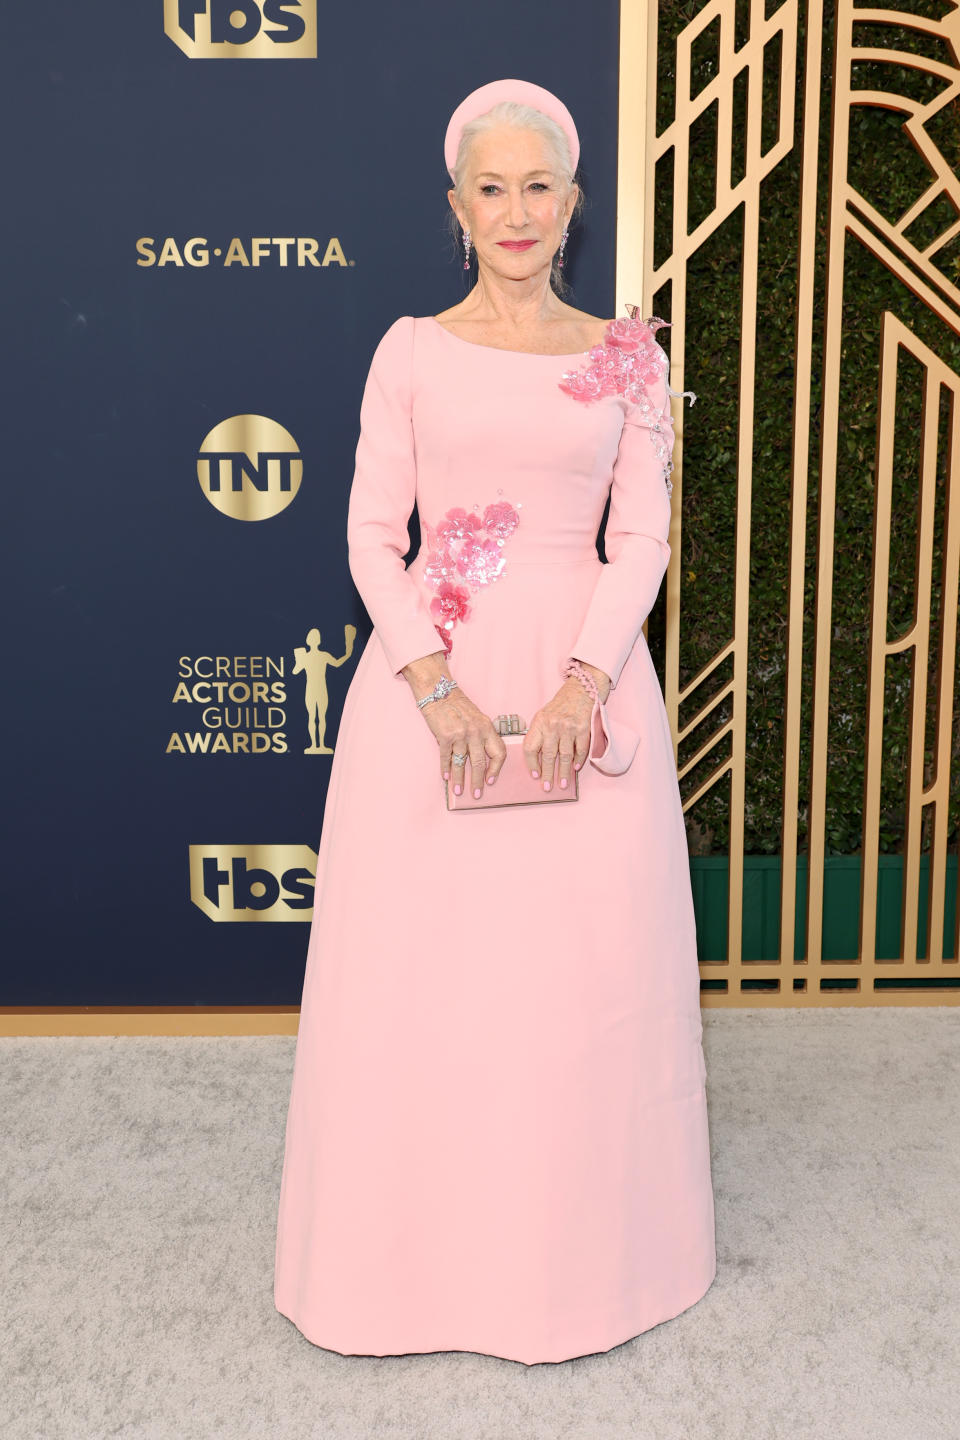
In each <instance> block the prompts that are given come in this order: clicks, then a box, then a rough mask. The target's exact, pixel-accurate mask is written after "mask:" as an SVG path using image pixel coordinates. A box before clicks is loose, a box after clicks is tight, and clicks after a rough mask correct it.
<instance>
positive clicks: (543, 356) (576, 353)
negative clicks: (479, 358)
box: [426, 315, 610, 360]
mask: <svg viewBox="0 0 960 1440" xmlns="http://www.w3.org/2000/svg"><path fill="white" fill-rule="evenodd" d="M426 318H427V319H428V320H432V321H433V323H434V325H436V327H437V329H438V330H442V331H443V333H444V335H449V337H450V339H451V340H456V341H458V343H459V344H461V345H469V346H470V348H471V349H472V350H492V351H493V353H494V354H495V355H523V356H525V357H527V358H528V359H531V360H579V359H580V358H581V356H583V355H589V353H590V351H591V350H592V349H593V346H592V345H588V346H587V348H586V349H585V350H567V351H565V352H563V353H560V354H548V353H547V352H546V351H545V350H507V349H505V348H504V347H503V346H500V345H480V344H478V343H477V341H476V340H464V338H463V336H462V335H454V333H453V331H452V330H448V329H447V327H446V325H442V324H441V323H440V321H439V320H438V319H437V317H436V315H428V316H427V317H426ZM609 323H610V322H609V321H607V324H608V325H609ZM599 343H602V342H599V341H598V344H599Z"/></svg>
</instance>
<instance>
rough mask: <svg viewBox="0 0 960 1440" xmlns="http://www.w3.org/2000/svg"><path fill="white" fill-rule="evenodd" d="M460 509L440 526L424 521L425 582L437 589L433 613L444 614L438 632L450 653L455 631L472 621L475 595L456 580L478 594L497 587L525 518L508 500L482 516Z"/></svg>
mask: <svg viewBox="0 0 960 1440" xmlns="http://www.w3.org/2000/svg"><path fill="white" fill-rule="evenodd" d="M477 509H478V507H477V506H474V508H473V510H465V509H463V508H462V507H461V506H458V505H454V506H451V508H450V509H449V510H448V511H447V512H446V514H445V515H444V517H443V519H442V520H441V521H440V523H439V524H438V525H436V526H432V525H429V524H427V523H426V522H424V524H423V526H422V529H423V534H424V539H425V541H426V544H427V546H428V550H427V558H426V561H425V563H424V569H423V578H424V581H425V583H426V584H427V585H430V586H431V587H432V588H433V589H434V590H436V592H437V593H436V595H435V596H434V597H433V599H432V600H431V601H430V613H431V614H432V615H435V616H439V617H440V619H439V623H437V622H435V625H434V628H435V629H436V631H437V633H438V634H439V635H440V636H441V638H442V640H443V646H444V649H445V650H446V652H447V654H449V653H450V651H451V650H452V648H453V640H452V637H451V632H452V630H453V628H454V626H455V625H456V624H457V623H458V622H459V621H461V620H467V619H469V617H470V604H469V592H468V591H467V590H466V589H464V587H463V586H462V585H458V584H456V583H455V582H456V581H457V580H458V579H463V580H466V582H467V583H468V584H469V585H470V586H471V588H472V589H473V590H478V589H479V588H480V586H481V585H491V584H493V582H494V581H495V580H498V579H499V578H500V576H501V575H502V574H503V571H504V566H505V564H506V561H505V559H504V556H503V553H502V552H503V546H504V543H505V541H506V540H508V539H509V537H510V536H511V535H512V534H513V532H514V530H516V528H517V526H518V525H519V523H520V516H519V514H518V512H517V510H516V509H515V508H514V506H513V505H511V504H509V502H508V501H506V500H495V501H493V502H492V503H491V504H489V505H488V506H487V507H486V509H485V510H484V512H483V514H482V515H479V514H478V513H477Z"/></svg>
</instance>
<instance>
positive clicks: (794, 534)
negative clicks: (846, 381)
mask: <svg viewBox="0 0 960 1440" xmlns="http://www.w3.org/2000/svg"><path fill="white" fill-rule="evenodd" d="M822 64H823V0H811V3H810V5H809V8H808V10H807V51H806V75H805V79H804V98H803V160H802V170H801V177H800V247H799V255H798V260H797V264H798V269H799V273H798V275H797V338H796V357H797V364H796V380H795V382H794V396H793V466H792V473H791V484H790V573H789V579H788V589H789V598H788V602H787V639H786V666H785V668H786V682H785V693H784V764H783V825H782V832H781V833H782V836H783V839H782V842H781V853H782V856H783V863H782V869H781V883H780V958H781V960H782V961H783V963H784V965H786V966H790V965H791V964H792V961H793V955H794V952H795V949H796V933H797V915H796V908H797V854H798V849H799V845H798V836H797V831H798V828H799V821H800V748H801V738H802V737H801V730H800V722H801V715H802V704H803V627H804V583H805V574H806V563H807V506H808V504H809V486H808V483H807V476H808V473H809V468H810V422H811V414H810V392H811V389H812V371H813V365H812V360H813V315H814V306H815V302H816V281H815V277H816V252H817V159H818V155H819V150H820V85H821V80H822V76H821V67H822Z"/></svg>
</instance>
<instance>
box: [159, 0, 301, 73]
mask: <svg viewBox="0 0 960 1440" xmlns="http://www.w3.org/2000/svg"><path fill="white" fill-rule="evenodd" d="M163 28H164V32H165V33H166V34H167V35H168V36H169V37H170V39H171V40H172V41H173V43H174V45H176V47H177V49H178V50H182V51H183V53H184V55H186V56H187V58H188V59H190V60H219V59H234V60H235V59H242V60H316V58H317V0H163Z"/></svg>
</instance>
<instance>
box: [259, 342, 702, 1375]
mask: <svg viewBox="0 0 960 1440" xmlns="http://www.w3.org/2000/svg"><path fill="white" fill-rule="evenodd" d="M618 334H619V338H620V341H621V345H617V344H615V343H613V341H614V339H615V338H616V337H617V336H618ZM638 334H639V335H640V337H641V339H644V337H646V339H645V343H643V344H640V346H639V349H637V348H636V341H637V335H638ZM607 335H608V337H610V338H609V339H607V340H606V341H605V342H604V344H603V346H600V347H595V349H594V350H592V351H589V352H581V353H579V354H576V355H566V356H564V355H560V356H558V355H542V354H524V353H518V352H514V351H507V350H499V349H495V348H493V347H491V346H483V345H477V344H474V343H473V342H470V341H466V340H463V339H461V338H459V337H457V336H454V335H453V334H452V333H451V332H449V331H448V330H446V329H445V328H444V327H443V325H441V324H440V323H439V321H437V320H435V319H434V318H433V317H432V316H423V317H418V318H414V317H412V316H403V317H402V318H400V319H398V320H396V321H395V322H394V323H393V324H392V325H391V326H390V328H389V330H387V332H386V334H385V335H384V336H383V338H382V340H381V341H380V343H379V345H378V347H377V350H376V353H375V355H374V357H373V361H372V364H371V367H370V372H369V376H368V379H367V384H366V388H365V391H364V396H363V403H362V408H361V432H360V438H359V442H358V446H357V452H356V471H355V475H354V480H353V486H352V490H351V496H350V506H349V517H348V542H349V561H350V569H351V574H352V576H353V578H354V582H355V584H356V586H357V588H358V590H359V592H360V595H361V597H362V599H363V601H364V604H365V605H366V608H367V610H368V612H369V614H370V617H371V619H372V621H373V624H374V627H375V628H374V632H373V634H372V635H371V637H370V640H369V641H368V643H367V645H366V647H365V649H364V651H363V653H362V655H361V657H360V659H359V661H358V663H357V666H356V670H355V672H354V675H353V679H352V681H351V683H350V686H349V690H348V693H347V696H346V701H345V704H344V709H343V717H342V721H341V725H340V730H339V738H338V741H337V745H336V750H335V754H334V758H333V762H332V772H331V777H330V786H329V792H328V796H327V801H326V809H325V814H324V820H323V830H322V837H321V842H320V847H319V855H318V863H317V877H316V892H315V905H314V916H313V921H312V925H311V930H310V938H309V947H308V954H307V963H306V974H305V979H304V986H303V997H302V1008H301V1015H300V1025H299V1033H298V1038H297V1047H296V1056H295V1063H294V1071H293V1083H292V1091H291V1095H290V1103H289V1111H288V1115H287V1124H286V1139H285V1154H284V1163H283V1172H282V1179H281V1185H280V1197H279V1218H278V1228H277V1243H276V1272H275V1296H274V1298H275V1304H276V1308H277V1309H278V1310H279V1311H280V1312H281V1313H282V1314H283V1315H285V1316H286V1317H288V1318H289V1319H290V1320H291V1321H293V1323H294V1324H295V1325H296V1326H297V1327H298V1328H299V1330H300V1331H301V1332H302V1333H303V1334H304V1335H305V1336H306V1337H307V1339H308V1340H310V1341H312V1342H313V1343H314V1344H316V1345H319V1346H323V1347H325V1348H327V1349H329V1350H335V1351H338V1352H340V1353H342V1354H349V1355H355V1354H360V1355H387V1354H389V1355H399V1354H410V1353H424V1352H428V1351H443V1350H467V1351H476V1352H479V1353H482V1354H486V1355H493V1356H500V1357H503V1358H505V1359H510V1360H517V1361H521V1362H523V1363H525V1364H528V1365H529V1364H534V1363H537V1362H540V1361H559V1360H565V1359H569V1358H571V1357H574V1356H579V1355H585V1354H592V1353H595V1352H598V1351H604V1350H608V1349H610V1348H612V1347H613V1346H615V1345H618V1344H620V1343H621V1342H623V1341H625V1340H628V1339H630V1338H631V1337H632V1336H636V1335H638V1334H640V1333H641V1332H642V1331H644V1330H647V1329H649V1328H650V1327H651V1326H653V1325H657V1324H658V1323H660V1322H661V1321H664V1320H668V1319H670V1318H671V1317H673V1316H676V1315H679V1314H680V1312H681V1311H683V1310H686V1309H687V1308H688V1307H689V1306H691V1305H693V1304H695V1302H696V1301H698V1300H699V1299H700V1298H701V1297H702V1296H703V1295H704V1293H705V1292H706V1291H707V1289H708V1288H709V1286H710V1284H711V1282H712V1280H713V1278H714V1274H715V1271H716V1252H715V1237H714V1202H713V1189H712V1182H711V1170H710V1153H709V1139H708V1123H707V1102H706V1089H705V1085H706V1071H705V1065H704V1057H703V1048H702V1034H703V1027H702V1023H701V1014H700V999H699V970H698V964H697V949H696V933H695V926H694V911H693V900H692V894H691V886H690V872H689V862H688V852H687V844H686V834H685V829H684V823H683V816H682V809H681V799H680V792H679V786H678V782H677V774H676V767H675V761H674V754H673V747H672V741H671V734H670V728H669V722H668V719H667V714H666V709H665V706H664V703H663V695H662V692H661V690H660V685H659V681H658V678H657V674H656V671H655V669H654V667H653V663H652V661H651V658H650V653H649V650H648V649H647V644H646V640H645V637H644V635H643V632H642V629H641V626H642V625H643V622H644V620H645V618H646V616H647V614H648V613H649V611H650V608H651V606H652V605H653V603H654V601H655V599H656V597H657V594H658V591H659V589H660V585H661V583H662V580H663V576H664V574H665V571H666V566H667V561H668V559H669V555H670V546H669V542H668V538H667V537H668V533H669V526H670V514H671V500H670V495H669V493H668V492H669V489H670V480H669V472H670V468H671V461H670V458H669V457H670V452H671V450H672V444H673V430H672V423H671V414H670V409H669V405H670V400H669V396H670V395H671V394H676V393H677V392H675V391H673V390H672V388H671V387H669V383H668V379H667V373H668V369H667V365H668V362H667V357H666V355H665V353H664V352H663V350H662V349H661V348H660V347H659V346H658V345H657V344H656V342H655V341H653V339H652V331H645V330H644V329H643V327H642V325H641V322H639V321H636V320H620V321H617V322H611V324H610V325H608V327H607ZM624 337H625V338H624ZM631 337H632V338H631ZM622 345H625V346H626V350H624V349H623V348H621V346H622ZM631 345H633V346H634V349H635V357H636V358H638V359H641V360H642V359H643V357H644V356H646V358H647V360H649V359H650V357H651V356H653V357H654V360H655V361H656V362H657V363H655V364H654V365H653V366H650V365H649V364H648V366H647V375H646V376H645V377H644V378H643V379H642V381H641V382H639V385H638V381H637V372H636V371H635V370H634V371H632V372H630V373H629V374H627V376H626V379H627V380H629V381H630V385H629V386H628V385H627V384H626V382H624V383H620V388H619V389H618V388H617V387H618V382H617V380H616V376H617V374H618V373H619V371H618V366H619V367H621V368H623V365H624V364H625V365H626V366H627V367H629V365H630V364H631V363H632V362H631V361H629V360H627V361H626V362H624V361H623V356H624V355H625V354H628V353H629V352H630V347H631ZM570 373H573V374H575V375H577V376H581V377H585V378H584V379H583V380H582V381H574V382H573V386H574V389H575V388H576V386H577V384H581V387H582V388H581V393H580V394H579V395H578V394H577V393H572V391H571V389H570V388H564V386H569V385H570V382H569V381H564V385H561V381H562V380H563V377H564V376H565V375H568V374H570ZM611 375H612V376H613V377H614V378H613V381H612V382H611V380H610V378H609V377H610V376H611ZM597 377H600V381H601V383H600V386H599V389H600V393H599V394H598V395H597V398H595V399H592V400H591V399H590V398H589V396H590V393H591V392H590V390H589V386H590V384H591V383H592V382H595V381H596V380H597ZM604 377H607V378H606V380H604ZM630 386H632V388H630ZM611 487H612V488H611ZM608 494H610V495H611V502H610V514H609V517H608V521H607V527H606V532H605V553H606V556H607V563H603V562H601V560H600V558H599V556H598V554H597V546H596V540H597V535H598V530H599V525H600V521H601V519H602V516H603V511H604V506H605V503H606V500H607V496H608ZM415 503H416V505H417V507H418V512H419V516H420V520H421V531H422V533H423V535H424V536H425V537H426V538H425V540H424V543H423V544H422V546H421V549H420V551H419V553H418V554H417V556H416V557H415V559H414V560H413V561H412V562H411V563H410V565H409V567H408V568H405V567H404V565H403V556H404V555H405V554H406V552H407V550H408V548H409V543H410V542H409V535H408V531H407V525H408V521H409V518H410V515H411V513H412V510H413V507H414V504H415ZM491 507H492V508H491ZM464 512H465V513H464ZM501 542H502V543H501ZM451 577H452V578H451ZM464 597H466V610H465V612H464ZM431 605H433V608H431ZM445 622H451V623H450V624H449V628H446V630H445V633H446V635H447V637H448V641H449V643H450V645H451V648H450V652H449V655H448V665H449V669H450V672H451V674H452V675H453V676H454V677H455V678H456V679H457V680H458V681H459V683H460V685H461V687H462V688H463V690H464V691H465V692H466V694H467V695H468V696H469V697H470V698H471V699H472V700H473V701H474V702H475V703H476V704H477V705H479V706H480V707H481V709H483V710H484V711H485V712H486V713H487V714H488V715H490V716H491V718H493V717H494V716H496V715H497V714H498V713H500V712H501V711H502V712H507V713H509V712H517V713H518V714H519V715H520V716H521V717H523V719H524V720H526V721H527V722H529V721H530V720H531V719H532V717H533V715H534V713H535V712H536V710H537V709H538V708H539V707H540V706H541V705H543V704H545V703H546V701H547V700H549V699H550V697H551V696H552V695H554V694H555V692H556V690H557V689H558V688H559V686H560V685H561V684H562V683H563V675H562V667H563V664H564V661H565V660H566V658H567V657H568V656H571V655H573V656H577V657H579V658H580V659H582V660H585V661H587V662H589V663H590V664H592V665H596V666H598V667H600V668H601V669H603V670H604V671H606V672H607V674H609V675H610V676H611V678H612V680H613V682H614V688H613V689H612V690H611V691H610V695H609V697H608V699H607V702H606V705H605V706H604V707H603V713H602V716H601V713H600V711H599V708H597V707H595V712H594V716H595V725H594V728H593V729H592V732H591V735H592V739H593V748H592V751H591V756H590V758H589V759H588V761H587V763H586V764H585V765H584V766H583V769H582V770H581V772H580V798H579V799H578V800H576V801H574V802H570V803H566V802H560V803H554V804H549V803H548V804H542V805H521V806H514V807H504V808H500V809H496V808H494V809H489V810H484V811H479V812H474V813H469V814H461V813H457V812H450V811H448V810H447V808H446V804H445V799H444V789H443V780H442V777H441V774H440V766H439V760H438V750H437V744H436V741H435V739H434V737H433V734H432V732H431V730H430V729H429V727H428V726H427V723H426V720H425V718H424V717H423V715H421V713H420V712H419V711H418V709H417V707H416V704H415V700H414V696H413V693H412V691H411V689H410V686H409V685H408V683H407V681H406V680H405V679H404V677H403V675H402V674H401V673H400V672H401V670H402V668H403V666H404V665H406V664H407V663H408V662H409V661H410V660H413V659H415V658H416V657H418V656H422V655H425V654H430V653H433V652H436V651H439V650H441V649H443V648H444V644H443V641H442V640H441V636H440V631H439V629H438V628H437V627H438V625H440V626H443V625H444V624H445ZM467 776H468V778H469V766H468V768H467Z"/></svg>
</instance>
